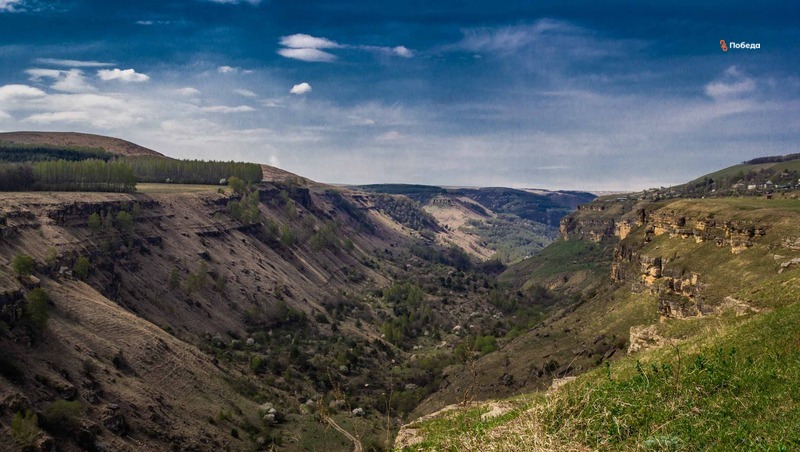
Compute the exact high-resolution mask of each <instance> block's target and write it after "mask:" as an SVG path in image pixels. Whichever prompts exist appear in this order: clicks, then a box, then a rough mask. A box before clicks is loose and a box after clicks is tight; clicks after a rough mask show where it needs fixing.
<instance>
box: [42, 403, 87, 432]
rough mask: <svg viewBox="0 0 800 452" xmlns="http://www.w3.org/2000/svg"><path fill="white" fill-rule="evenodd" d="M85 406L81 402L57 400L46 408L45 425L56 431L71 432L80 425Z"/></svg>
mask: <svg viewBox="0 0 800 452" xmlns="http://www.w3.org/2000/svg"><path fill="white" fill-rule="evenodd" d="M82 411H83V407H82V406H81V404H80V402H77V401H75V402H69V401H67V400H57V401H55V402H53V403H51V404H50V405H48V406H47V408H45V410H44V413H43V414H44V419H45V427H46V428H47V429H48V430H51V431H56V432H70V431H73V430H75V429H77V428H78V427H80V425H79V419H78V418H79V417H80V416H81V412H82Z"/></svg>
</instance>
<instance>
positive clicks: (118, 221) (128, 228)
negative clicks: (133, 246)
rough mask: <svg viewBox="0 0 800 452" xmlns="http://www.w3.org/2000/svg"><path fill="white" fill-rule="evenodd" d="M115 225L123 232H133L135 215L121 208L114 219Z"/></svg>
mask: <svg viewBox="0 0 800 452" xmlns="http://www.w3.org/2000/svg"><path fill="white" fill-rule="evenodd" d="M114 226H116V228H117V229H118V230H119V231H120V232H122V233H123V234H130V233H132V232H133V217H132V216H131V214H129V213H128V212H125V211H124V210H121V211H120V212H119V213H118V214H117V217H116V218H115V219H114Z"/></svg>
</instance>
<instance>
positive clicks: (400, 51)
mask: <svg viewBox="0 0 800 452" xmlns="http://www.w3.org/2000/svg"><path fill="white" fill-rule="evenodd" d="M392 51H393V52H394V53H395V55H398V56H401V57H403V58H411V57H413V56H414V52H412V51H411V49H409V48H407V47H406V46H397V47H395V48H393V49H392Z"/></svg>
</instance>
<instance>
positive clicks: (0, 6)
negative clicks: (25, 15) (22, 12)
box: [0, 0, 22, 13]
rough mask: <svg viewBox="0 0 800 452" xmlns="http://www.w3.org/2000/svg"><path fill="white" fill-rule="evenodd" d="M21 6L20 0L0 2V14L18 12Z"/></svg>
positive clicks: (1, 0) (3, 0)
mask: <svg viewBox="0 0 800 452" xmlns="http://www.w3.org/2000/svg"><path fill="white" fill-rule="evenodd" d="M21 5H22V0H0V13H2V12H8V13H13V12H16V11H19V7H20V6H21Z"/></svg>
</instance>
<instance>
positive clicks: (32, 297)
mask: <svg viewBox="0 0 800 452" xmlns="http://www.w3.org/2000/svg"><path fill="white" fill-rule="evenodd" d="M47 311H48V309H47V293H46V292H45V291H44V289H41V288H36V289H33V290H31V291H30V292H28V294H27V295H25V320H26V321H27V322H28V324H29V325H30V327H31V329H32V330H33V331H34V332H35V333H36V334H37V336H41V335H42V333H44V330H45V328H47V320H48V319H49V318H50V314H49V313H48V312H47Z"/></svg>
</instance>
